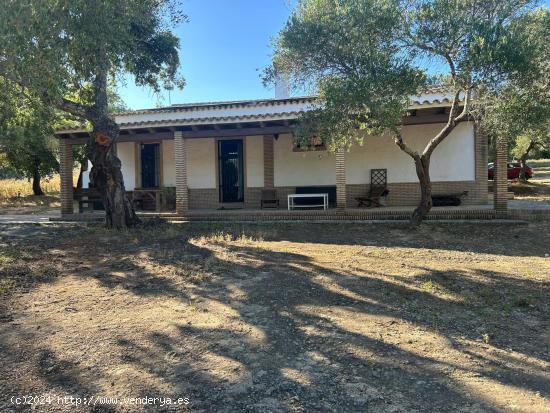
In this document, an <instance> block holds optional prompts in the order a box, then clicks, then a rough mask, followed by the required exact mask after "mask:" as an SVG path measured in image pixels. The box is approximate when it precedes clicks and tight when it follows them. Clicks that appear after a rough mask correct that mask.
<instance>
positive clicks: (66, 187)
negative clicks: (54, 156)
mask: <svg viewBox="0 0 550 413" xmlns="http://www.w3.org/2000/svg"><path fill="white" fill-rule="evenodd" d="M59 175H60V178H61V194H60V195H61V215H69V214H72V213H73V146H72V145H71V144H69V143H67V141H65V140H63V139H61V140H60V141H59Z"/></svg>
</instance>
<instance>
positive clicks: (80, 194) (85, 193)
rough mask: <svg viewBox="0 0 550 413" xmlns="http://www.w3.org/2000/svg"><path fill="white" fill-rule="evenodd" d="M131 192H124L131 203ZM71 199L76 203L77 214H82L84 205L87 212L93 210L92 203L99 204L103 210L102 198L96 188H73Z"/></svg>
mask: <svg viewBox="0 0 550 413" xmlns="http://www.w3.org/2000/svg"><path fill="white" fill-rule="evenodd" d="M133 194H134V193H133V192H132V191H126V195H128V197H129V198H130V202H133ZM73 199H74V200H75V201H78V213H80V214H81V213H83V212H84V205H85V204H86V208H88V209H89V210H92V211H93V209H94V203H95V202H100V203H101V207H102V208H103V197H102V196H101V193H100V192H99V190H98V189H96V188H74V189H73Z"/></svg>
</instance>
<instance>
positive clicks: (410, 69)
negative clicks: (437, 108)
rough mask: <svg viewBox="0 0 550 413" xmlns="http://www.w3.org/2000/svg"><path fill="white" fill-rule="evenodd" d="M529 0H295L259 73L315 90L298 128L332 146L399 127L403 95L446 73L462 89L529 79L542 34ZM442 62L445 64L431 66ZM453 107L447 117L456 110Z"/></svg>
mask: <svg viewBox="0 0 550 413" xmlns="http://www.w3.org/2000/svg"><path fill="white" fill-rule="evenodd" d="M533 4H534V2H532V1H529V0H505V1H503V0H489V1H484V2H479V1H477V0H464V1H456V0H411V1H409V0H407V1H405V0H403V1H400V0H301V1H300V2H299V4H298V6H297V8H296V10H295V11H294V13H293V14H292V16H291V17H290V19H289V21H288V22H287V24H286V26H285V27H284V28H283V30H282V31H281V32H280V33H279V36H278V37H277V39H276V41H275V53H274V58H273V66H272V67H271V68H268V69H267V70H266V71H265V76H264V80H265V81H266V82H270V81H274V79H275V78H276V76H277V74H281V73H282V74H283V75H284V76H285V77H286V78H288V80H289V81H290V83H291V84H292V85H293V86H294V87H295V88H298V89H299V88H303V87H304V86H307V87H309V88H312V89H314V91H315V92H317V93H318V94H319V96H320V104H319V107H318V108H317V110H315V111H312V112H308V113H306V114H305V115H304V116H303V118H302V122H300V125H299V126H298V128H297V136H298V138H299V139H301V140H306V141H307V140H309V139H311V137H312V136H320V137H322V139H323V140H324V141H325V143H327V144H328V146H329V147H330V148H332V149H334V148H336V147H341V146H349V145H350V144H351V143H352V142H353V141H355V140H358V141H361V139H362V138H363V137H364V136H365V135H366V133H365V132H367V133H369V134H373V133H376V134H381V133H382V132H389V133H390V135H393V136H394V137H395V136H399V127H400V125H401V124H402V119H403V117H404V115H405V114H406V111H407V107H408V105H409V103H410V101H409V97H410V96H411V95H414V94H416V93H417V91H418V90H419V88H420V87H422V86H424V85H427V84H433V83H435V82H440V81H444V82H445V83H446V84H447V85H448V87H449V90H450V91H451V92H453V93H456V94H458V93H461V95H460V96H463V97H464V96H466V95H470V94H473V93H474V92H476V93H477V92H478V91H481V90H485V91H491V93H496V92H497V91H501V90H503V89H505V88H506V87H507V86H508V85H509V84H510V83H515V82H519V81H523V82H525V83H527V82H528V80H529V79H530V80H533V79H535V78H536V76H537V74H536V73H533V70H532V62H533V61H535V60H536V59H537V56H538V44H539V41H538V40H539V38H540V33H536V32H534V31H533V30H532V27H530V17H529V16H530V11H531V10H532V9H533ZM442 64H443V65H444V66H445V67H446V69H445V70H443V71H441V70H439V71H438V70H435V69H437V68H441V67H442V66H441V65H442ZM458 106H459V105H458V102H457V106H456V108H455V111H454V112H452V113H451V114H450V117H451V118H452V119H453V120H455V119H456V120H458V119H460V116H461V113H459V112H458ZM466 109H467V110H469V107H468V108H466ZM452 127H454V126H451V127H450V128H449V129H448V130H446V132H449V131H450V130H452ZM447 134H448V133H447ZM445 136H446V135H445ZM443 138H444V136H443V137H442V138H441V140H442V139H443ZM398 140H399V139H398ZM439 142H440V140H439V141H437V142H434V143H432V144H430V145H431V147H430V146H428V147H427V148H426V149H425V151H424V152H423V154H425V155H426V156H429V154H430V153H431V151H433V149H434V148H435V146H437V144H438V143H439ZM400 147H401V148H402V149H404V150H408V151H410V153H409V152H408V153H409V154H411V156H412V154H413V153H414V151H412V150H409V149H408V148H407V147H406V145H405V143H403V142H401V145H400Z"/></svg>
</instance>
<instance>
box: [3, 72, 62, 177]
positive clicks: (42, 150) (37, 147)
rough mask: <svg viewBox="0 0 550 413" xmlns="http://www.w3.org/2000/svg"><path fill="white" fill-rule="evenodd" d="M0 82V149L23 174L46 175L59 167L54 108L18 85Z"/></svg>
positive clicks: (6, 158)
mask: <svg viewBox="0 0 550 413" xmlns="http://www.w3.org/2000/svg"><path fill="white" fill-rule="evenodd" d="M0 84H1V86H2V87H0V152H1V153H2V154H3V156H4V159H5V161H6V162H7V163H8V164H9V166H10V167H11V168H13V170H15V171H17V173H18V174H20V175H23V176H24V177H26V178H33V177H34V176H37V175H38V176H40V177H46V176H50V175H51V174H53V173H54V172H56V171H57V170H58V168H59V164H58V162H57V159H56V148H57V142H56V140H55V139H54V130H53V126H54V125H55V121H56V115H55V113H54V111H53V110H52V109H51V108H49V107H47V106H45V105H44V104H43V103H42V102H40V100H38V99H31V98H29V97H28V96H26V95H24V94H23V92H22V90H21V89H20V88H13V87H10V86H9V85H8V84H6V83H5V82H4V84H2V82H0Z"/></svg>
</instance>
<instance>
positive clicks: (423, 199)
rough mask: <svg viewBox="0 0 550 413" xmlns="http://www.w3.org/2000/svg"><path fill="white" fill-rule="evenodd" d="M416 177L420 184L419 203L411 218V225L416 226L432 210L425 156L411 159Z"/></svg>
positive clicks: (428, 161) (430, 184)
mask: <svg viewBox="0 0 550 413" xmlns="http://www.w3.org/2000/svg"><path fill="white" fill-rule="evenodd" d="M413 159H414V166H415V169H416V175H417V176H418V182H419V184H420V203H419V204H418V206H417V207H416V209H415V210H414V212H413V214H412V216H411V224H412V225H415V226H418V225H420V224H421V223H422V221H423V220H424V218H425V217H426V215H427V214H428V212H430V210H431V209H432V206H433V203H432V181H431V180H430V157H429V156H426V155H422V156H418V157H415V158H413Z"/></svg>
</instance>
